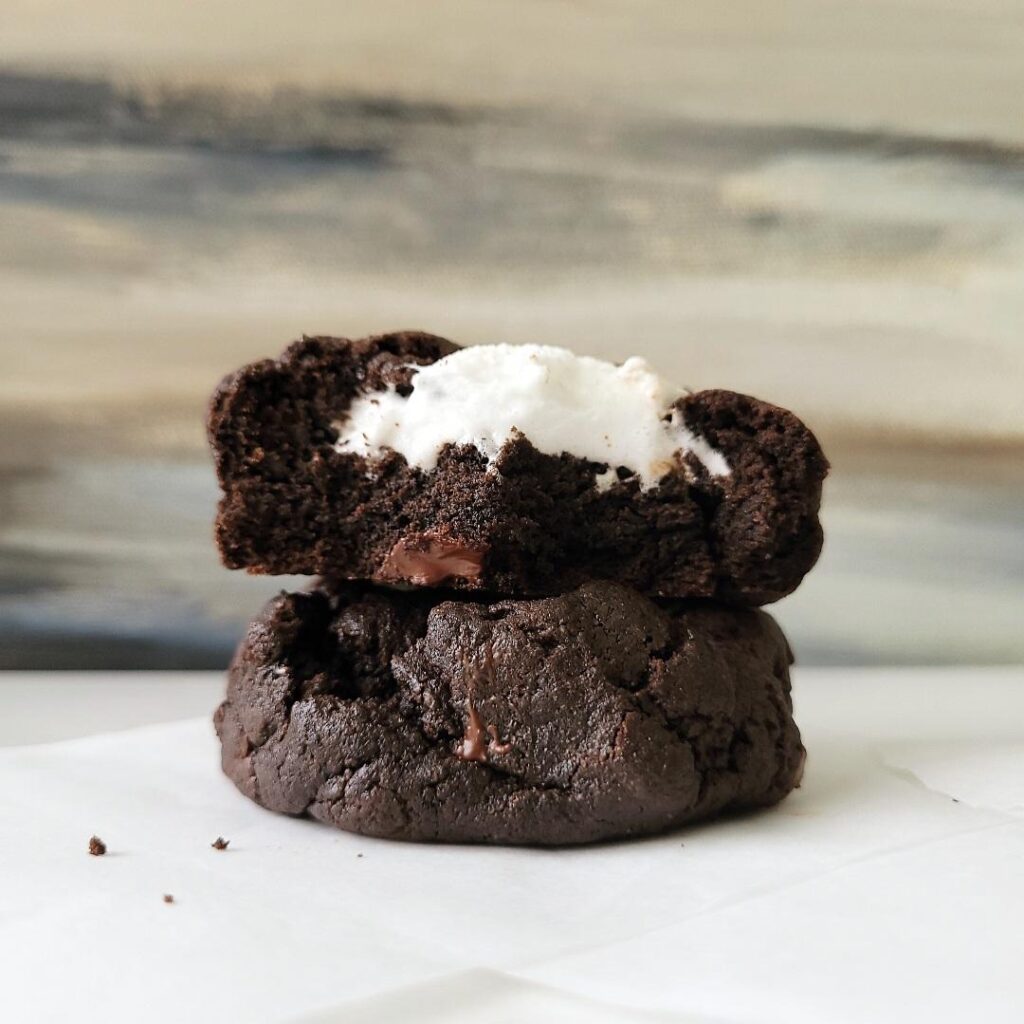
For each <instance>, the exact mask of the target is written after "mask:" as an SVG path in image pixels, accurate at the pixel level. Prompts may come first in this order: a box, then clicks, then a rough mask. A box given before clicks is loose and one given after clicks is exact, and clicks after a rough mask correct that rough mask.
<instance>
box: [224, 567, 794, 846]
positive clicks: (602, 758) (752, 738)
mask: <svg viewBox="0 0 1024 1024" xmlns="http://www.w3.org/2000/svg"><path fill="white" fill-rule="evenodd" d="M790 662H791V655H790V653H789V648H788V646H787V644H786V640H785V638H784V637H783V635H782V633H781V631H780V630H779V628H778V626H776V624H775V623H774V621H773V620H772V619H771V618H770V617H769V616H768V615H767V614H765V613H764V612H761V611H756V610H746V609H732V608H726V607H723V606H720V605H714V604H710V603H706V602H672V603H668V604H663V605H661V606H659V605H656V604H655V603H653V602H652V601H651V600H649V599H647V598H645V597H643V596H641V595H639V594H637V593H636V592H635V591H631V590H628V589H626V588H625V587H622V586H619V585H617V584H613V583H607V582H594V583H588V584H586V585H584V586H582V587H580V588H579V589H578V590H575V591H573V592H570V593H567V594H564V595H562V596H560V597H551V598H541V599H535V600H503V601H497V602H494V603H489V602H480V601H476V600H471V599H468V598H466V597H460V598H451V597H443V596H441V595H438V594H436V593H431V592H429V591H412V592H401V591H388V590H386V589H383V588H372V587H365V586H363V585H359V584H341V585H339V586H336V587H333V588H328V587H323V586H321V587H320V588H318V589H314V590H313V591H311V592H309V593H299V594H282V595H281V596H280V597H278V598H276V599H275V600H274V601H272V602H271V603H270V604H269V605H268V606H267V608H266V609H265V610H264V612H263V614H262V615H261V616H260V617H259V618H258V619H256V620H255V621H254V622H253V623H252V624H251V625H250V627H249V632H248V635H247V637H246V639H245V641H244V642H243V644H242V646H241V648H240V650H239V652H238V654H237V655H236V657H235V660H234V662H233V664H232V667H231V670H230V675H229V682H228V693H227V700H226V701H225V702H224V703H223V704H222V705H221V706H220V708H219V709H218V711H217V714H216V716H215V722H216V727H217V732H218V735H219V736H220V738H221V742H222V760H223V767H224V771H225V772H226V773H227V774H228V775H229V776H230V778H231V779H232V780H233V781H234V783H235V785H236V786H238V788H239V789H240V790H241V791H242V792H243V793H245V794H246V795H247V796H249V797H250V798H251V799H253V800H255V801H256V802H257V803H260V804H262V805H263V806H264V807H267V808H269V809H271V810H274V811H280V812H283V813H286V814H293V815H310V816H311V817H313V818H317V819H319V820H321V821H325V822H328V823H330V824H332V825H336V826H338V827H339V828H343V829H349V830H351V831H355V832H361V833H363V834H366V835H372V836H381V837H386V838H391V839H409V840H428V841H429V840H433V841H443V842H480V843H530V844H544V845H557V844H567V843H583V842H591V841H594V840H600V839H609V838H613V837H617V836H635V835H641V834H645V833H653V832H659V831H662V830H664V829H667V828H670V827H673V826H676V825H681V824H683V823H684V822H690V821H695V820H697V819H703V818H708V817H711V816H713V815H716V814H719V813H721V812H723V811H727V810H740V809H743V808H753V807H761V806H765V805H769V804H774V803H776V802H777V801H779V800H781V799H782V798H783V797H784V796H785V795H786V794H787V793H788V792H789V791H790V790H791V789H793V787H794V786H796V785H798V783H799V780H800V774H801V770H802V765H803V757H804V751H803V747H802V746H801V743H800V734H799V732H798V731H797V728H796V725H795V724H794V722H793V718H792V714H791V702H790V693H789V675H788V666H789V664H790Z"/></svg>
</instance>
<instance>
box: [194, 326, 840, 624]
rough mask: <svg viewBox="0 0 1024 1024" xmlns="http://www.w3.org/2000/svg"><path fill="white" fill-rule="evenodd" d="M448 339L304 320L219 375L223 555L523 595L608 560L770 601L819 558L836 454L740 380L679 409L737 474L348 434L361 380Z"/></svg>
mask: <svg viewBox="0 0 1024 1024" xmlns="http://www.w3.org/2000/svg"><path fill="white" fill-rule="evenodd" d="M457 349H458V346H456V345H454V344H452V343H451V342H448V341H445V340H443V339H441V338H437V337H434V336H432V335H428V334H422V333H418V332H406V333H399V334H390V335H382V336H380V337H374V338H365V339H362V340H360V341H349V340H346V339H342V338H326V337H323V338H306V339H305V340H303V341H301V342H298V343H296V344H295V345H293V346H292V347H291V348H289V349H288V351H287V352H286V353H285V354H284V355H283V357H282V358H281V359H278V360H263V361H261V362H258V363H253V364H251V365H249V366H246V367H243V368H242V369H241V370H239V371H238V372H237V373H235V374H233V375H232V376H230V377H229V378H227V379H226V380H225V381H224V382H222V384H221V386H220V387H219V388H218V390H217V392H216V394H215V395H214V397H213V401H212V404H211V408H210V416H209V421H208V430H209V438H210V443H211V445H212V448H213V453H214V458H215V462H216V468H217V476H218V479H219V482H220V486H221V491H222V497H221V501H220V505H219V511H218V515H217V525H216V535H217V543H218V545H219V547H220V552H221V556H222V558H223V560H224V563H225V565H227V566H228V568H231V569H243V568H244V569H247V570H248V571H249V572H253V573H268V574H281V573H288V574H304V575H320V576H324V577H330V578H334V579H359V580H374V581H377V582H384V583H404V584H411V585H413V586H417V587H443V588H444V589H446V590H452V589H455V590H460V591H475V592H479V593H485V594H504V595H510V596H517V597H528V596H545V595H547V596H551V595H558V594H561V593H564V592H566V591H567V590H570V589H572V588H574V587H577V586H579V585H581V584H582V583H585V582H587V581H590V580H595V579H606V580H613V581H615V582H618V583H620V584H624V585H626V586H629V587H632V588H633V589H636V590H639V591H641V592H642V593H645V594H647V595H648V596H652V597H671V598H717V599H720V600H723V601H727V602H729V603H731V604H740V605H761V604H767V603H769V602H771V601H777V600H778V599H779V598H781V597H783V596H785V595H786V594H788V593H790V592H791V591H793V590H794V589H796V587H797V585H798V584H799V583H800V581H801V579H803V576H804V574H805V573H806V572H808V570H810V568H811V567H812V566H813V565H814V563H815V562H816V561H817V558H818V553H819V551H820V550H821V544H822V531H821V525H820V523H819V521H818V506H819V504H820V501H821V488H822V481H823V479H824V477H825V474H826V472H827V470H828V462H827V460H826V459H825V456H824V454H823V453H822V450H821V447H820V446H819V444H818V441H817V440H816V439H815V437H814V435H813V434H812V433H811V431H810V430H808V428H807V427H806V426H805V425H804V424H803V423H802V422H801V421H800V420H799V419H798V418H797V417H796V416H795V415H793V414H792V413H790V412H788V411H786V410H785V409H780V408H778V407H776V406H773V405H769V404H768V403H766V402H763V401H760V400H758V399H756V398H751V397H749V396H747V395H740V394H736V393H734V392H730V391H718V390H709V391H700V392H697V393H695V394H691V395H687V396H685V397H683V398H680V399H679V400H678V401H677V402H676V404H675V405H674V406H673V408H672V413H673V415H676V416H678V417H679V418H680V420H681V422H683V423H685V424H686V426H687V429H688V430H690V431H691V432H692V433H693V434H694V435H695V436H696V437H699V438H700V439H701V441H702V442H704V443H706V444H707V445H708V446H710V447H711V448H712V449H713V450H714V451H716V452H717V453H719V454H720V456H721V458H722V459H724V460H725V462H726V463H727V464H728V466H729V473H728V474H726V475H713V474H711V473H710V472H709V471H707V469H706V468H705V467H704V466H703V465H702V464H701V463H700V462H699V460H698V459H696V458H694V457H692V456H686V457H680V459H679V460H677V462H675V463H672V464H666V467H665V470H666V472H665V475H664V476H663V478H662V479H661V480H660V482H659V483H658V485H657V486H656V487H654V488H651V489H647V488H645V487H643V486H642V485H641V484H642V481H641V480H640V478H639V477H638V476H637V474H636V473H634V472H631V471H630V467H616V466H608V465H605V464H603V463H595V462H592V461H589V460H587V459H585V458H582V457H579V456H575V455H572V454H569V453H565V452H562V453H559V454H550V453H545V452H542V451H540V450H539V449H537V448H536V447H534V445H533V444H532V443H531V440H530V438H529V437H528V436H525V435H519V436H517V437H516V438H514V439H512V440H509V441H507V442H506V443H505V445H504V446H503V447H502V449H501V451H500V452H499V453H498V454H497V455H496V456H495V457H494V459H493V465H492V460H489V459H488V458H487V457H486V456H484V455H483V454H482V453H481V452H480V451H479V450H478V449H477V448H476V447H475V446H474V445H467V444H457V443H452V444H448V445H446V446H445V447H444V448H443V449H442V450H441V451H440V453H439V455H438V459H437V465H436V466H435V467H434V468H432V469H429V470H423V469H421V468H419V467H418V466H415V465H410V464H409V463H408V462H407V460H406V459H405V458H404V457H403V456H402V455H400V454H399V453H397V452H394V451H392V452H384V453H382V454H380V455H375V456H364V455H361V454H359V453H357V452H350V451H344V450H340V449H339V448H338V446H337V442H338V438H339V431H340V430H342V429H343V428H344V423H345V419H346V415H347V411H348V409H349V407H350V406H351V404H352V403H353V402H354V401H356V400H357V399H358V398H359V397H360V396H361V395H365V394H368V393H372V392H374V391H380V392H386V391H388V390H394V389H395V388H399V389H403V388H404V389H406V390H410V389H412V388H414V386H415V385H414V374H413V371H412V369H411V366H412V365H413V364H418V365H427V364H431V363H435V362H437V361H438V360H439V359H442V358H443V357H445V356H446V355H449V354H451V353H453V352H455V351H457ZM495 469H496V470H498V471H497V472H495V471H494V470H495ZM608 476H610V477H611V482H610V483H609V484H608V486H604V485H601V486H599V484H598V480H599V478H601V479H604V478H605V477H608Z"/></svg>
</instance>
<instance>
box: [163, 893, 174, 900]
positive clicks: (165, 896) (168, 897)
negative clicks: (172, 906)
mask: <svg viewBox="0 0 1024 1024" xmlns="http://www.w3.org/2000/svg"><path fill="white" fill-rule="evenodd" d="M173 902H174V897H173V896H172V895H171V894H170V893H169V892H165V893H164V903H173Z"/></svg>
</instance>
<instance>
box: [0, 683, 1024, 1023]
mask: <svg viewBox="0 0 1024 1024" xmlns="http://www.w3.org/2000/svg"><path fill="white" fill-rule="evenodd" d="M1022 683H1024V679H1022V678H1021V677H1020V676H1017V677H1012V676H1003V677H1000V679H999V680H998V685H996V683H992V684H983V683H980V682H979V683H978V685H976V686H972V683H971V680H970V678H969V675H967V674H963V673H961V674H959V675H946V676H942V677H940V678H937V679H936V681H935V682H934V685H933V686H932V687H931V688H924V687H923V686H922V684H921V681H920V679H919V678H917V677H915V679H914V680H913V682H912V683H911V682H907V681H901V678H900V676H899V674H898V673H896V674H890V675H887V676H886V677H885V678H884V679H883V678H881V677H879V676H875V677H872V678H871V679H870V680H866V681H858V679H857V678H856V675H855V674H854V673H850V674H849V678H848V679H846V680H845V681H843V682H842V684H841V685H838V684H836V685H833V686H831V687H829V688H828V689H827V691H826V690H825V689H818V690H816V691H813V692H802V691H801V690H800V688H799V686H798V688H797V711H798V718H799V720H800V724H801V726H802V728H803V731H804V735H805V740H806V743H807V746H808V748H809V750H810V757H809V760H808V768H807V774H806V778H805V783H804V787H803V788H802V789H801V790H800V791H799V792H798V793H796V794H794V795H793V796H792V797H791V798H790V799H788V800H787V801H785V802H784V803H783V804H782V805H780V807H779V808H777V809H775V810H773V811H768V812H764V813H759V814H756V815H752V816H747V817H744V818H738V819H732V820H727V821H722V822H717V823H715V824H711V825H706V826H702V827H698V828H692V829H688V830H686V831H683V832H679V833H674V834H672V835H668V836H664V837H661V838H658V839H653V840H647V841H641V842H632V843H620V844H613V845H605V846H600V847H593V848H585V849H573V850H549V851H544V850H510V849H489V848H482V847H444V846H414V845H406V844H396V843H387V842H380V841H373V840H368V839H363V838H360V837H358V836H352V835H347V834H344V833H340V832H336V831H334V830H332V829H329V828H326V827H324V826H320V825H317V824H314V823H310V822H305V821H296V820H292V819H287V818H281V817H277V816H275V815H272V814H269V813H267V812H265V811H262V810H261V809H260V808H258V807H256V806H254V805H252V804H250V803H249V802H248V801H247V800H245V799H244V798H242V797H241V796H240V795H239V794H238V793H237V792H236V791H235V790H234V789H233V788H232V786H231V785H230V783H228V782H227V781H226V780H225V779H224V778H223V777H222V776H221V774H220V772H219V768H218V751H217V745H216V741H215V738H214V737H213V733H212V728H211V726H210V724H209V723H208V722H207V721H205V720H203V721H189V722H182V723H177V724H172V725H164V726H154V727H149V728H145V729H139V730H135V731H132V732H126V733H120V734H114V735H109V736H97V737H91V738H88V739H83V740H73V741H68V742H63V743H56V744H49V745H43V746H35V747H23V748H14V749H9V750H6V751H2V752H0V982H2V984H0V1019H3V1020H9V1021H12V1022H21V1021H70V1020H75V1021H76V1022H81V1021H93V1020H95V1021H101V1020H102V1021H105V1022H121V1021H125V1022H129V1021H130V1022H137V1021H146V1022H162V1021H174V1022H175V1024H178V1022H181V1021H235V1020H251V1021H304V1022H308V1024H314V1022H317V1024H321V1022H329V1021H345V1022H352V1021H356V1022H358V1021H384V1022H387V1021H410V1020H412V1021H445V1022H449V1024H450V1022H461V1021H467V1022H469V1021H473V1022H479V1021H486V1022H487V1024H499V1022H503V1021H510V1022H511V1021H515V1022H516V1024H522V1022H524V1021H545V1020H555V1021H563V1020H564V1021H587V1022H603V1021H619V1020H624V1021H632V1020H636V1021H708V1022H751V1024H754V1022H757V1024H771V1022H776V1021H777V1022H780V1024H781V1022H787V1024H792V1022H803V1021H807V1022H808V1024H823V1022H829V1024H845V1022H851V1024H853V1022H858V1024H860V1022H865V1021H870V1022H887V1021H892V1022H899V1024H910V1022H915V1021H922V1022H924V1021H927V1022H929V1024H934V1022H936V1021H947V1020H948V1021H963V1020H984V1021H988V1022H993V1021H1007V1022H1010V1021H1014V1022H1018V1021H1020V1020H1022V1019H1024V967H1022V964H1024V685H1021V684H1022ZM93 833H96V834H98V835H99V836H101V837H102V838H103V840H104V841H105V842H106V843H107V845H108V848H109V852H108V854H107V855H106V856H105V857H91V856H89V855H88V854H87V852H86V847H87V844H88V839H89V837H90V836H91V835H92V834H93ZM218 835H220V836H224V837H225V838H227V839H229V840H230V845H229V847H228V849H227V850H226V851H223V852H218V851H216V850H213V849H212V848H211V846H210V843H211V842H212V841H213V840H214V839H215V838H216V837H217V836H218ZM165 893H168V894H172V895H173V896H174V902H173V903H172V904H166V903H164V902H163V898H162V897H163V895H164V894H165Z"/></svg>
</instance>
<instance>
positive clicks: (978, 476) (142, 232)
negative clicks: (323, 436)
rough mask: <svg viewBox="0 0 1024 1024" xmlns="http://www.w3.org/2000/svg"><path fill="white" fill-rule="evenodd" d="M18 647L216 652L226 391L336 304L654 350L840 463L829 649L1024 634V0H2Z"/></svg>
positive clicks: (993, 658)
mask: <svg viewBox="0 0 1024 1024" xmlns="http://www.w3.org/2000/svg"><path fill="white" fill-rule="evenodd" d="M2 21H3V24H2V30H0V668H17V667H20V668H29V667H126V666H131V667H200V666H219V665H222V664H223V663H224V662H225V660H226V659H227V657H228V656H229V654H230V651H231V648H232V646H233V644H234V642H235V640H236V638H237V637H238V635H239V633H240V631H241V629H242V628H243V625H244V622H245V621H246V619H247V618H248V617H249V616H250V615H251V614H252V613H253V612H254V611H255V610H256V609H257V608H258V607H259V605H260V604H261V602H262V601H263V600H264V599H265V598H266V597H267V596H268V595H270V594H272V593H274V592H275V591H276V590H278V589H279V588H280V587H282V586H290V585H293V584H294V583H295V581H289V580H285V581H282V580H273V579H267V578H262V579H261V578H248V577H245V576H243V575H241V574H233V573H229V572H227V571H226V570H223V569H221V568H220V567H219V565H218V563H217V559H216V555H215V552H214V549H213V546H212V542H211V536H210V523H211V519H212V515H213V506H214V503H215V500H216V488H215V484H214V480H213V475H212V471H211V467H210V462H209V459H208V457H207V454H206V452H205V447H204V437H203V428H202V420H203V412H204V404H205V400H206V396H207V394H208V393H209V391H210V390H211V389H212V387H213V385H214V384H215V383H216V381H217V379H218V378H219V377H220V376H221V375H222V374H223V373H225V372H226V371H228V370H230V369H232V368H233V367H234V366H236V365H238V364H240V363H241V362H244V361H248V360H250V359H253V358H258V357H262V356H267V355H273V354H276V353H277V352H278V351H280V349H281V348H283V347H284V345H285V344H286V343H287V342H288V341H289V340H291V339H292V338H294V337H296V336H298V335H299V334H301V333H303V332H306V333H333V334H343V335H349V336H358V335H361V334H366V333H374V332H379V331H384V330H389V329H395V328H401V327H419V328H423V329H426V330H430V331H433V332H435V333H438V334H444V335H448V336H449V337H452V338H454V339H455V340H458V341H460V342H463V343H487V342H499V341H511V342H523V341H531V342H543V343H550V344H559V345H565V346H568V347H570V348H572V349H574V350H576V351H578V352H581V353H590V354H594V355H599V356H603V357H606V358H611V359H619V358H622V357H624V356H626V355H628V354H632V353H637V354H642V355H644V356H646V357H647V358H648V359H649V360H650V361H651V362H653V363H654V364H655V365H656V366H657V367H658V368H659V369H660V370H661V371H662V372H663V373H665V374H666V375H667V376H670V377H672V378H674V379H676V380H677V381H678V382H680V383H682V384H685V385H687V386H689V387H692V388H699V387H706V386H724V387H730V388H733V389H736V390H743V391H749V392H751V393H754V394H757V395H759V396H761V397H764V398H767V399H770V400H772V401H775V402H778V403H780V404H784V405H787V406H789V407H791V408H793V409H794V410H795V411H797V412H798V413H799V414H800V415H801V416H802V417H804V418H805V419H806V420H807V421H808V422H809V423H810V424H811V425H812V426H813V427H814V428H815V429H816V430H817V432H818V433H819V435H820V437H821V438H822V441H823V442H824V444H825V445H826V448H827V450H828V452H829V455H830V456H831V458H832V461H833V464H834V471H833V475H832V477H831V478H830V480H829V483H828V485H827V490H826V496H825V497H826V506H825V516H824V518H825V523H826V529H827V543H826V549H825V553H824V555H823V558H822V560H821V562H820V564H819V566H818V568H817V570H816V571H815V572H814V573H813V574H812V575H811V576H810V577H809V578H808V580H807V581H806V583H805V585H804V586H803V587H802V588H801V590H800V591H799V592H798V593H797V594H796V595H794V596H793V597H791V598H789V599H787V600H786V601H784V602H782V603H781V604H779V605H778V606H777V607H776V613H777V614H778V616H779V618H780V619H781V620H782V622H783V624H784V625H785V626H786V627H787V629H788V630H789V631H790V633H791V635H792V638H793V642H794V646H795V647H796V649H797V651H798V653H799V655H800V657H801V660H802V661H803V662H804V663H853V664H857V663H879V662H887V663H944V662H964V661H966V662H978V663H982V662H1012V661H1018V660H1020V659H1021V658H1022V656H1024V629H1022V628H1021V622H1022V621H1024V586H1022V581H1024V513H1022V506H1024V457H1022V456H1024V107H1022V100H1021V97H1022V96H1024V61H1022V60H1021V54H1022V53H1024V17H1022V9H1021V7H1020V5H1019V4H1017V3H1014V2H1012V0H1005V2H1002V0H972V2H971V3H967V2H966V0H962V2H960V3H952V2H943V0H890V2H881V0H877V2H866V3H861V4H856V5H850V4H840V3H833V2H826V0H817V2H811V0H800V2H795V3H784V4H780V5H772V4H761V3H759V2H757V0H742V2H739V3H735V4H719V3H715V2H711V0H698V2H693V3H685V4H678V3H675V2H673V0H640V2H636V3H627V2H625V0H623V2H611V0H593V2H583V0H579V2H571V0H561V2H559V0H519V2H516V3H511V2H509V3H502V2H499V0H468V2H454V0H445V2H439V3H431V4H421V3H417V0H376V2H372V3H371V2H369V0H356V2H350V3H346V4H337V3H327V2H325V0H324V2H318V0H298V2H292V3H289V4H279V3H274V2H271V0H250V2H248V3H246V4H242V3H240V2H237V0H207V2H206V3H204V4H189V3H186V2H185V0H173V2H168V3H162V4H159V5H155V4H152V5H151V4H132V3H129V2H128V0H77V2H71V0H5V3H4V13H3V16H2Z"/></svg>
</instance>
